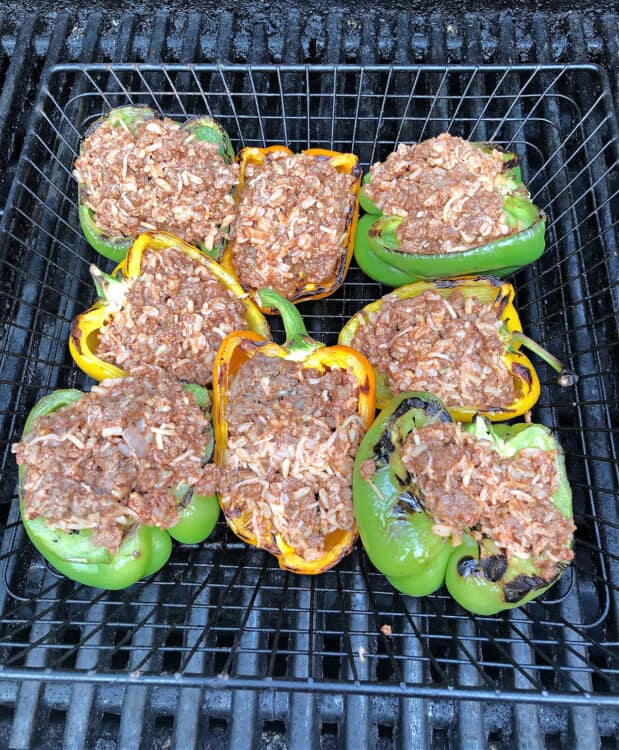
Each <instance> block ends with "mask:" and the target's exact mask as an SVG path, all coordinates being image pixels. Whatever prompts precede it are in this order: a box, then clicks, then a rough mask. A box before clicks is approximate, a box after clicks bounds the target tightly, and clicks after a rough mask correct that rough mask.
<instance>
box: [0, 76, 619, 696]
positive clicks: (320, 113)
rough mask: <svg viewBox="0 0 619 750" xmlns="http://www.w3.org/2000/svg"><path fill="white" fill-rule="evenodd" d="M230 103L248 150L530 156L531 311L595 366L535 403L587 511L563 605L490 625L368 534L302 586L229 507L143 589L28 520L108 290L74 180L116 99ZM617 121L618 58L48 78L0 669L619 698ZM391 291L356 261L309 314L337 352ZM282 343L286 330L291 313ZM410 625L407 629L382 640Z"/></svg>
mask: <svg viewBox="0 0 619 750" xmlns="http://www.w3.org/2000/svg"><path fill="white" fill-rule="evenodd" d="M127 103H133V104H146V105H149V106H151V107H153V108H155V109H156V110H157V111H158V112H160V113H161V114H162V115H163V114H165V115H167V116H170V117H173V118H176V119H184V118H186V117H190V116H192V115H202V114H205V113H207V114H211V115H212V116H214V117H215V118H216V119H217V120H218V121H219V122H221V123H222V125H223V126H224V127H225V128H226V129H227V130H228V132H229V133H230V135H231V137H232V140H233V143H234V144H235V146H236V147H241V146H247V145H257V146H263V145H268V144H272V143H286V144H287V145H289V146H290V147H291V148H293V149H301V148H306V147H309V146H314V147H327V148H335V149H338V150H352V151H354V152H355V153H357V154H358V155H359V157H360V160H361V164H362V166H363V167H364V168H367V167H368V165H369V164H371V163H372V162H374V161H376V160H379V159H383V158H384V157H385V156H386V155H387V154H388V153H389V152H390V151H391V150H393V149H394V147H395V146H397V144H398V143H400V142H414V141H418V140H421V139H423V138H426V137H431V136H433V135H437V134H438V133H440V132H442V131H445V130H449V131H450V132H451V133H453V134H455V135H462V136H464V137H467V138H471V139H474V140H488V141H493V142H496V143H499V144H501V145H503V146H508V147H510V148H513V149H514V150H515V151H517V152H518V154H519V155H520V157H521V161H522V167H523V175H524V178H525V181H526V182H527V184H528V186H529V188H530V191H531V193H532V195H533V197H534V199H535V200H536V202H538V203H539V204H540V205H542V206H543V207H544V210H545V211H546V213H547V215H548V231H547V250H546V252H545V254H544V256H543V257H542V258H541V259H540V260H539V261H538V262H537V263H536V264H534V265H533V266H532V267H530V268H527V269H525V270H524V271H521V272H520V273H519V274H517V275H516V276H515V278H514V279H513V282H514V284H515V286H516V289H517V303H518V307H519V310H520V313H521V317H522V320H523V324H524V325H525V329H526V330H528V332H530V333H531V335H533V336H534V337H535V338H537V340H539V341H540V342H541V343H542V344H543V345H544V346H548V347H550V348H552V349H553V351H555V352H556V353H557V354H558V355H559V356H561V357H563V358H564V359H565V360H566V361H567V362H568V363H569V366H571V367H572V368H574V369H575V370H577V371H578V372H579V373H580V382H579V384H578V386H577V388H576V389H575V390H566V391H561V390H560V389H559V388H558V387H557V385H556V383H555V380H554V378H553V374H552V372H551V371H549V370H548V369H547V368H546V367H545V366H540V367H539V369H538V372H539V374H540V379H541V381H542V395H541V399H540V402H539V404H538V406H537V407H536V409H535V411H534V414H533V418H534V420H535V421H541V422H543V423H545V424H547V425H549V426H550V427H552V428H553V429H554V430H555V431H556V432H557V434H558V436H559V438H560V440H561V442H562V443H563V445H564V447H565V449H566V454H567V458H568V460H567V464H568V471H569V477H570V481H571V483H572V486H573V489H574V506H575V520H576V523H577V525H578V531H577V535H576V544H575V552H576V559H575V564H574V566H573V567H572V569H571V570H570V571H569V572H568V574H566V575H565V576H564V577H563V578H562V579H561V581H560V582H559V584H557V585H556V586H555V587H553V588H552V589H551V590H550V591H549V592H548V593H547V595H546V596H545V597H544V599H543V600H542V601H541V602H538V603H535V604H531V605H529V606H527V607H526V608H525V609H519V610H515V611H513V612H512V613H510V614H507V615H504V616H496V617H474V616H471V615H468V614H467V613H465V612H464V611H462V610H461V609H459V608H458V607H457V606H456V605H455V604H454V603H453V602H452V600H451V599H450V598H449V597H448V596H447V595H446V594H445V593H444V592H443V591H440V592H438V593H437V594H436V595H434V596H431V597H426V598H424V599H421V600H417V599H413V598H410V597H406V596H403V595H401V594H399V593H398V592H396V591H394V590H393V589H392V588H391V586H390V585H389V584H388V583H387V581H386V580H385V579H384V578H383V577H382V576H381V575H380V574H378V573H377V572H376V571H375V570H374V568H373V567H372V566H371V564H370V563H369V562H368V560H367V558H366V556H365V554H364V553H363V551H362V550H361V549H360V547H359V546H358V547H357V548H356V549H355V551H354V552H353V554H351V555H350V556H349V557H348V558H346V559H345V560H344V561H343V562H342V563H341V564H340V565H339V566H338V567H337V568H336V569H335V570H332V571H330V572H328V573H325V574H322V575H320V576H318V577H298V576H292V575H290V574H287V573H284V572H282V571H281V570H279V569H278V568H277V567H276V564H275V562H274V560H273V558H271V557H270V556H268V555H266V554H265V553H262V552H261V551H257V550H254V549H251V548H249V547H247V546H244V545H242V544H239V543H238V542H236V541H235V540H234V537H232V535H231V534H230V533H229V532H228V531H227V529H226V527H225V524H224V523H223V522H220V523H219V525H218V527H217V529H216V531H215V532H214V534H213V535H212V536H211V538H210V539H209V540H208V541H207V542H206V543H204V544H202V545H199V546H193V547H181V546H177V547H176V548H175V550H174V552H173V556H172V558H171V561H170V562H169V564H168V565H167V566H166V567H165V568H164V569H163V570H162V571H161V572H160V573H158V574H156V575H155V576H154V577H152V578H151V579H149V580H147V581H144V582H141V583H139V584H136V585H135V586H133V587H132V588H130V589H129V590H127V591H124V592H102V591H98V590H93V589H89V588H87V587H84V586H80V585H77V584H74V583H72V582H70V581H67V580H66V579H64V578H62V577H59V576H58V575H57V574H56V573H55V572H54V571H53V570H51V569H50V568H49V567H48V565H47V564H46V563H45V562H44V561H43V560H42V559H41V558H40V556H39V555H38V553H36V552H35V551H34V550H33V548H32V546H31V545H30V544H29V543H28V541H27V539H26V537H25V534H24V531H23V527H22V526H21V524H20V521H19V513H18V505H17V499H16V467H15V465H14V460H13V458H12V456H11V454H10V443H11V442H12V441H15V440H17V439H18V438H19V435H20V432H21V428H22V426H23V423H24V421H25V417H26V414H27V412H28V410H29V409H30V408H31V406H32V405H33V404H34V403H35V401H36V400H37V399H38V398H40V397H41V396H42V395H44V394H45V393H47V392H49V391H50V390H52V389H53V388H57V387H78V388H84V387H88V386H89V385H90V382H89V381H88V378H86V377H85V376H84V375H83V374H82V373H81V372H79V371H77V370H76V368H75V367H74V366H73V365H72V363H71V360H70V357H69V354H68V350H67V337H68V334H69V329H70V325H71V321H72V318H73V317H74V316H75V315H76V313H78V312H79V311H81V310H83V309H85V308H86V307H87V306H88V305H89V304H90V303H91V301H92V299H93V296H94V294H93V289H92V288H91V284H90V280H89V275H88V266H89V264H90V263H91V262H93V261H96V262H98V263H99V264H101V262H102V259H101V258H100V257H98V256H96V254H95V253H94V251H92V250H91V249H90V247H89V246H88V245H87V243H86V242H85V240H84V239H83V237H82V235H81V233H80V231H79V225H78V220H77V207H76V186H75V184H74V182H73V180H72V177H71V168H72V163H73V161H74V159H75V156H76V152H77V149H78V145H79V141H80V138H81V134H82V133H83V132H84V130H85V128H86V127H87V126H88V125H89V124H90V123H91V122H92V121H93V120H94V119H96V118H97V117H98V116H100V115H101V114H103V113H104V112H105V111H107V109H108V108H109V107H113V106H119V105H122V104H127ZM616 127H617V126H616V120H615V118H614V114H613V111H612V103H611V98H610V94H609V89H608V85H607V82H606V79H605V76H604V74H603V72H602V71H601V70H600V69H598V68H596V67H594V66H584V65H583V66H551V65H548V66H513V67H499V66H496V67H466V66H458V67H438V66H419V67H414V66H406V67H404V66H402V67H393V66H392V67H384V66H383V67H381V66H376V67H356V66H337V67H333V66H314V67H311V66H310V67H307V66H277V67H276V66H253V67H252V66H217V65H190V66H182V65H169V66H154V65H131V64H118V65H61V66H57V67H56V68H54V69H53V70H51V71H50V73H49V74H48V76H47V79H46V81H45V83H44V84H43V86H42V90H41V94H40V98H39V101H38V105H37V106H36V108H35V113H34V115H33V120H32V123H31V128H30V130H29V132H28V134H27V137H26V141H25V145H24V149H23V152H22V157H21V160H20V163H19V166H18V170H17V174H16V178H15V180H14V183H13V186H12V188H11V192H10V196H9V201H8V204H7V209H6V212H5V216H4V220H3V225H2V238H1V246H0V251H1V255H0V258H1V260H0V263H1V264H2V275H1V284H2V286H1V289H0V300H1V304H2V318H1V321H0V325H1V328H0V337H1V344H0V358H1V370H0V393H1V394H2V398H1V400H0V404H1V408H2V411H1V414H0V420H1V422H0V424H1V427H0V430H1V432H0V444H1V453H0V455H1V459H0V460H1V464H0V470H1V471H2V484H1V487H2V495H1V498H0V500H1V503H0V511H1V512H2V520H3V521H4V523H5V525H4V533H3V536H2V545H1V548H0V572H1V575H2V582H1V584H0V662H1V664H2V670H1V671H0V674H4V675H5V676H6V677H10V676H17V677H20V678H33V679H36V678H40V677H41V674H42V672H44V674H45V679H71V680H78V679H84V680H92V681H97V680H107V679H109V678H110V676H111V675H114V677H115V678H116V679H121V680H123V679H125V680H136V679H139V680H141V681H143V682H147V683H149V682H158V683H172V684H176V685H178V684H183V685H193V684H196V685H198V684H202V685H218V686H220V687H232V686H241V687H265V686H271V687H278V686H280V687H286V688H296V689H302V690H303V691H325V690H336V691H339V692H364V693H381V692H382V693H385V692H393V691H394V690H396V691H398V692H400V693H402V694H411V695H417V694H419V695H433V696H437V695H441V696H459V695H461V696H467V697H472V698H491V699H496V698H504V697H506V696H509V697H510V698H512V699H515V700H531V696H532V695H534V696H535V699H536V700H562V701H576V702H586V701H595V702H612V701H614V698H613V692H614V691H616V686H617V675H618V674H619V634H618V632H617V601H618V597H617V585H618V582H619V566H618V560H619V558H618V556H617V552H618V550H619V544H618V541H619V523H618V521H619V514H618V512H617V496H618V485H619V482H618V475H617V460H616V458H617V454H616V450H617V446H616V443H615V437H614V430H615V429H616V427H617V424H618V422H619V420H618V418H617V417H618V414H617V341H618V335H617V323H618V312H619V293H618V281H617V280H618V279H619V273H618V270H619V269H618V263H617V232H616V220H615V219H614V218H613V214H612V207H613V199H615V198H616V195H617V184H616V180H617V176H616V173H615V172H614V167H615V166H616V163H617V143H616ZM386 291H387V290H386V289H383V288H382V287H381V286H380V285H379V284H377V283H375V282H373V281H371V280H369V279H368V278H367V277H365V276H364V274H363V273H362V272H361V271H360V270H359V269H358V268H356V267H355V266H354V264H353V267H352V268H351V271H350V273H349V275H348V277H347V280H346V283H345V284H344V286H343V287H342V288H341V289H340V290H339V291H338V292H337V293H336V294H334V295H333V296H332V297H330V298H328V299H326V300H322V301H319V302H315V303H308V304H305V305H303V306H302V307H301V309H302V313H303V315H304V317H305V319H306V320H307V321H308V327H309V329H310V331H311V333H312V335H314V336H315V337H317V338H319V339H321V340H323V341H325V342H326V343H333V342H334V341H335V339H336V338H337V333H338V331H339V329H340V327H341V326H342V324H343V323H344V321H345V320H347V319H348V318H349V317H350V316H351V315H352V314H353V313H354V312H356V311H357V310H358V309H360V308H361V307H362V306H363V305H364V304H366V303H367V302H369V301H371V300H373V299H375V298H376V297H378V296H380V295H381V294H383V293H385V292H386ZM275 330H276V335H277V333H279V331H278V328H277V321H275ZM383 625H390V626H391V635H389V636H388V635H385V634H384V633H383V632H382V631H381V627H382V626H383Z"/></svg>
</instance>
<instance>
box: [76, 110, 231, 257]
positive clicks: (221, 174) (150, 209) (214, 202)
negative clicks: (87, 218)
mask: <svg viewBox="0 0 619 750" xmlns="http://www.w3.org/2000/svg"><path fill="white" fill-rule="evenodd" d="M238 172H239V167H238V165H237V164H226V163H225V162H224V160H223V159H222V157H221V156H220V154H219V151H218V146H217V145H216V144H214V143H206V142H201V141H198V140H197V139H196V137H195V135H193V134H191V133H189V132H188V131H187V130H183V129H181V128H180V127H179V125H178V123H176V122H174V120H170V119H168V118H167V117H166V118H164V119H163V120H156V119H151V120H148V121H146V122H144V123H142V124H140V125H138V126H137V127H136V129H135V132H132V131H131V130H129V128H128V127H126V126H124V127H114V126H113V125H112V124H111V123H110V122H104V123H102V124H101V125H100V126H98V127H97V128H96V129H95V130H94V131H93V132H92V133H91V134H90V135H89V136H87V137H86V138H85V139H84V141H83V142H82V147H81V151H80V155H79V157H78V158H77V160H76V162H75V166H74V169H73V175H74V177H75V179H76V180H77V181H78V183H79V184H80V190H81V199H82V200H83V201H84V202H85V203H86V205H87V206H88V207H89V208H91V209H92V210H93V211H94V214H95V217H94V220H95V223H96V225H97V226H98V227H99V228H100V229H101V230H102V231H103V232H104V233H105V234H107V235H109V236H113V237H117V236H123V237H131V236H134V235H136V234H139V233H140V232H146V231H148V232H150V231H156V230H163V231H166V232H171V233H172V234H175V235H177V236H178V237H181V238H182V239H184V240H185V241H187V242H192V243H194V244H199V243H204V245H205V246H206V247H207V248H208V249H209V250H210V249H212V248H213V246H214V245H215V244H216V243H217V242H218V241H219V239H220V236H221V233H222V232H223V231H224V230H226V229H227V228H228V227H229V226H230V224H231V223H232V219H233V208H234V199H233V197H232V191H233V189H234V187H235V185H236V183H237V181H238Z"/></svg>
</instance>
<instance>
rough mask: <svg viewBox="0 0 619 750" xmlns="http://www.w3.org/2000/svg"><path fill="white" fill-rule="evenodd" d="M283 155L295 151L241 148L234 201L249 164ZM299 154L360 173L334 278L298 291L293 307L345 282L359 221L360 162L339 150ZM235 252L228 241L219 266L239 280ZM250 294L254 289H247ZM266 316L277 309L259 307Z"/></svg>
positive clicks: (290, 154) (273, 147)
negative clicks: (269, 155)
mask: <svg viewBox="0 0 619 750" xmlns="http://www.w3.org/2000/svg"><path fill="white" fill-rule="evenodd" d="M276 152H282V153H285V154H287V155H288V156H294V152H293V151H292V150H291V149H289V148H288V147H287V146H281V145H276V146H268V147H266V148H257V147H247V148H244V149H242V150H241V151H240V152H239V154H238V156H237V161H238V162H239V163H240V166H241V170H240V175H239V183H238V187H237V191H236V202H237V203H238V200H239V198H240V195H241V192H242V190H243V186H244V184H245V170H246V168H247V165H248V164H250V163H251V164H256V165H259V164H262V163H263V162H264V160H265V157H266V156H267V154H270V153H276ZM301 153H303V154H307V155H309V156H316V157H319V156H324V157H327V158H329V159H330V161H331V162H332V163H333V164H334V165H335V166H336V167H337V168H338V171H343V172H345V173H347V174H354V170H355V169H358V171H359V174H358V176H357V179H356V180H355V182H354V183H353V185H352V188H351V192H352V194H353V195H354V197H355V204H354V207H353V211H352V215H351V216H350V223H349V224H348V229H347V237H346V243H345V247H343V248H342V250H343V252H342V259H341V262H340V264H339V265H338V268H337V271H336V273H335V276H333V277H332V278H331V279H326V280H325V281H323V282H321V284H320V285H318V284H314V283H308V284H306V285H305V286H304V287H302V288H301V289H300V290H299V291H297V292H296V293H295V294H294V295H293V296H292V297H289V298H288V299H289V300H290V301H291V302H293V303H294V304H295V305H297V304H299V303H300V302H306V301H308V300H318V299H323V298H324V297H328V296H330V295H331V294H333V293H334V292H335V291H336V290H337V289H339V287H340V286H341V285H342V284H343V283H344V279H345V278H346V274H347V273H348V269H349V267H350V262H351V260H352V256H353V251H354V247H355V237H356V234H357V222H358V220H359V191H360V187H361V176H362V175H361V170H360V169H359V159H358V157H357V156H356V155H355V154H350V153H343V152H340V151H331V150H328V149H324V148H310V149H306V150H305V151H302V152H301ZM233 252H234V240H230V241H229V242H227V243H226V247H225V249H224V252H223V254H222V256H221V261H220V262H221V265H222V266H223V267H224V268H225V269H226V271H227V272H228V273H229V274H230V275H231V276H234V278H236V279H238V276H237V274H236V271H235V268H234V263H233V260H232V256H233ZM248 291H253V290H248ZM260 309H261V311H262V312H263V313H265V315H274V314H276V312H277V311H276V310H275V309H274V308H268V307H261V308H260Z"/></svg>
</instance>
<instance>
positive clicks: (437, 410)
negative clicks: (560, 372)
mask: <svg viewBox="0 0 619 750" xmlns="http://www.w3.org/2000/svg"><path fill="white" fill-rule="evenodd" d="M451 421H453V420H452V415H451V414H450V413H449V411H448V410H447V409H446V407H445V405H444V404H443V402H442V401H441V400H440V399H438V398H437V397H436V396H433V395H431V394H428V393H423V392H414V391H409V392H407V393H402V394H400V395H399V396H397V397H396V398H394V399H393V400H392V401H391V402H390V403H389V404H388V406H387V407H386V408H385V409H384V410H383V411H382V412H381V413H380V414H379V416H378V417H377V419H376V421H375V422H374V424H373V425H372V427H371V428H370V430H369V431H368V432H367V434H366V436H365V437H364V439H363V441H362V442H361V446H360V448H359V451H358V453H357V458H356V461H355V471H354V478H353V503H354V512H355V516H356V518H357V523H358V525H359V533H360V536H361V541H362V542H363V546H364V547H365V549H366V552H367V554H368V557H369V558H370V560H371V561H372V563H373V564H374V565H375V566H376V567H377V568H378V570H380V571H381V572H382V573H383V574H384V575H385V576H386V577H387V578H388V579H389V581H390V582H391V583H392V585H393V586H394V587H395V588H397V589H399V590H400V591H402V592H403V593H406V594H410V595H412V596H424V595H426V594H430V593H432V592H434V591H436V590H437V589H438V588H439V587H440V586H441V585H442V584H443V582H445V584H446V586H447V589H448V591H449V593H450V594H451V596H452V597H453V598H454V599H455V600H456V602H457V603H458V604H459V605H460V606H462V607H463V608H464V609H467V610H468V611H469V612H472V613H474V614H478V615H493V614H497V613H499V612H503V611H505V610H508V609H513V608H514V607H520V606H522V605H524V604H526V603H527V602H530V601H531V600H533V599H535V598H536V597H538V596H540V594H542V593H544V592H545V591H546V590H547V589H548V588H550V586H552V585H553V584H554V583H555V582H556V581H557V580H558V579H559V578H560V577H561V575H562V574H563V572H564V570H565V566H562V565H557V567H556V571H557V572H556V576H555V577H554V578H552V580H548V579H544V578H542V576H541V574H540V570H539V568H538V567H536V565H535V564H534V562H533V560H532V559H531V558H527V559H518V558H515V557H512V558H511V559H510V560H509V561H508V560H507V559H506V558H505V557H504V556H503V555H501V554H498V552H499V550H498V549H497V547H496V545H495V543H494V542H493V541H492V540H491V539H487V538H484V539H483V540H482V541H481V542H480V543H478V542H476V541H475V540H473V538H472V537H471V536H470V535H469V534H468V533H467V531H468V530H467V529H463V532H464V537H463V541H462V543H461V544H459V545H458V546H457V547H453V546H452V544H451V541H450V540H449V539H446V538H444V537H440V536H438V535H437V534H435V533H434V532H433V531H432V522H431V519H430V518H429V517H428V516H427V515H426V513H425V510H424V506H423V496H422V494H421V492H420V491H419V489H418V488H417V487H416V486H415V484H414V481H413V478H412V477H411V476H410V474H409V473H408V471H407V470H406V468H405V467H404V465H403V464H402V461H401V457H400V451H401V448H402V445H403V443H404V440H405V439H406V437H407V435H408V434H409V433H410V432H411V431H412V430H413V429H418V428H420V427H423V426H424V425H426V424H431V423H437V422H451ZM464 430H465V431H466V432H469V433H471V434H473V435H475V436H476V437H479V438H485V439H490V440H492V441H493V442H494V444H495V446H496V447H497V450H498V451H499V452H500V453H501V454H502V455H507V456H508V455H514V454H516V453H517V452H518V451H519V450H521V449H523V448H539V449H541V450H544V451H553V452H554V454H555V460H556V466H557V471H558V473H559V477H560V482H559V487H558V489H557V491H556V492H555V493H554V495H553V503H554V505H555V507H556V508H557V510H559V512H560V513H562V514H563V515H564V516H565V517H566V518H572V493H571V489H570V485H569V482H568V480H567V474H566V469H565V458H564V454H563V450H562V448H561V446H560V445H559V443H558V442H557V440H556V439H555V438H554V437H553V435H552V433H551V431H550V430H549V429H548V428H546V427H544V426H543V425H539V424H526V423H523V424H518V425H491V424H490V423H489V422H488V421H487V420H484V419H482V418H479V419H478V420H476V421H475V422H474V423H473V424H470V425H466V426H465V427H464ZM367 460H372V461H374V463H375V466H376V472H375V473H374V474H373V475H371V476H370V477H369V478H367V479H366V478H364V476H363V474H362V469H361V466H362V464H363V462H364V461H367ZM570 546H571V545H570Z"/></svg>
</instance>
